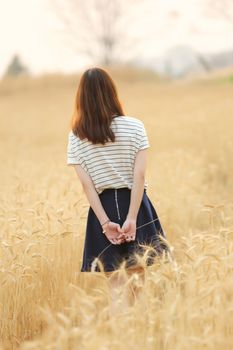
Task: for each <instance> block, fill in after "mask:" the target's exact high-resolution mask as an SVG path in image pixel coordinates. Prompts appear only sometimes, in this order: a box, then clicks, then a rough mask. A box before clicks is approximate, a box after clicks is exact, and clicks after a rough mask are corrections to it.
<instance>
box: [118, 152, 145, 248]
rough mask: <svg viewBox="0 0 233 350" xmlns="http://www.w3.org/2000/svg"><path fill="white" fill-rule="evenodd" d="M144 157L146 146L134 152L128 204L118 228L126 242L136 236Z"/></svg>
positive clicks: (141, 195) (143, 176)
mask: <svg viewBox="0 0 233 350" xmlns="http://www.w3.org/2000/svg"><path fill="white" fill-rule="evenodd" d="M146 159H147V151H146V148H145V149H142V150H139V151H138V152H137V154H136V158H135V163H134V176H133V185H132V189H131V196H130V205H129V210H128V214H127V217H126V220H125V222H124V224H123V226H122V228H121V229H120V230H119V232H121V233H122V234H124V235H125V239H126V241H127V242H130V241H133V240H135V237H136V221H137V215H138V211H139V208H140V205H141V201H142V197H143V192H144V184H145V176H146V175H145V174H146Z"/></svg>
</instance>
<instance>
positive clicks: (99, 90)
mask: <svg viewBox="0 0 233 350" xmlns="http://www.w3.org/2000/svg"><path fill="white" fill-rule="evenodd" d="M114 115H121V116H123V115H124V112H123V110H122V106H121V103H120V101H119V99H118V94H117V90H116V86H115V84H114V82H113V80H112V79H111V77H110V76H109V74H108V73H107V72H106V71H105V70H103V69H101V68H90V69H87V70H86V71H85V72H84V73H83V75H82V76H81V79H80V83H79V86H78V90H77V94H76V99H75V111H74V115H73V118H72V121H71V128H72V131H73V132H74V134H75V135H77V136H78V137H79V138H80V139H81V140H82V139H84V138H87V139H88V140H89V141H91V142H92V143H94V144H96V143H102V144H105V142H108V141H112V142H114V141H115V135H114V133H113V131H112V129H111V127H110V125H111V122H112V118H113V116H114Z"/></svg>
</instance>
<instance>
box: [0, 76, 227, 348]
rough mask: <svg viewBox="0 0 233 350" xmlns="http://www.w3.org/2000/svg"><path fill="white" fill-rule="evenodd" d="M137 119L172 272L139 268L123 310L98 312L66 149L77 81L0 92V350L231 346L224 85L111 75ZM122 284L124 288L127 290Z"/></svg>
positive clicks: (98, 280) (100, 301) (106, 306)
mask: <svg viewBox="0 0 233 350" xmlns="http://www.w3.org/2000/svg"><path fill="white" fill-rule="evenodd" d="M112 74H113V77H114V79H115V82H116V85H117V88H118V92H119V97H120V100H121V101H122V104H123V106H124V111H125V114H128V115H132V116H135V117H137V118H139V119H141V120H143V122H144V124H145V127H146V129H147V133H148V137H149V141H150V144H151V147H150V149H149V150H148V165H147V181H148V184H149V187H148V192H147V193H148V196H149V198H150V199H151V201H152V203H153V204H154V206H155V208H156V210H157V212H158V215H159V217H160V220H161V223H162V226H163V227H164V229H165V232H166V235H167V239H168V242H169V245H170V248H171V249H172V252H173V256H174V259H175V263H165V262H163V261H161V262H160V263H158V264H155V265H153V266H152V267H150V268H148V269H146V271H145V277H146V278H145V281H144V282H142V281H141V280H140V278H139V277H138V275H137V274H134V275H132V276H131V277H129V280H130V281H129V283H130V282H132V281H133V282H134V283H135V284H136V285H137V284H138V285H139V286H141V288H142V289H141V293H140V295H139V297H138V299H137V300H136V301H135V303H134V304H133V305H131V306H128V307H124V308H123V307H120V302H121V301H122V300H123V296H124V289H120V288H119V289H118V290H117V291H116V296H115V297H116V301H117V302H119V310H117V309H116V310H115V311H112V310H111V308H110V302H109V300H110V299H109V298H110V291H109V285H108V282H107V279H106V277H105V276H104V275H103V274H101V273H100V274H98V273H97V274H88V273H80V271H79V269H80V264H81V259H82V249H83V240H84V235H85V223H86V215H87V211H88V208H89V204H88V202H87V199H86V198H85V194H84V192H83V190H82V187H81V185H80V183H79V180H78V177H77V175H76V173H75V171H74V169H73V168H71V167H68V166H67V165H66V144H67V135H68V131H69V122H70V117H71V114H72V111H73V104H74V97H75V93H76V88H77V86H78V79H79V77H78V75H71V76H60V75H51V76H48V75H47V76H42V77H39V78H34V79H32V78H23V77H22V78H18V79H16V80H9V79H8V80H3V81H2V82H1V83H0V115H1V118H0V123H1V124H0V125H1V129H0V130H1V138H0V146H1V147H0V152H1V163H0V167H1V171H0V186H1V188H0V190H1V204H0V205H1V232H0V234H1V240H0V285H1V289H0V334H1V336H0V339H1V340H0V349H4V350H5V349H20V350H29V349H54V350H55V349H56V350H58V349H59V350H66V349H72V350H73V349H82V350H92V349H97V350H99V349H101V350H108V349H109V350H115V349H118V350H123V349H127V350H128V349H134V350H139V349H146V350H171V349H172V350H186V349H189V350H194V349H195V350H210V349H214V350H217V349H223V350H230V349H232V348H233V279H232V272H233V240H232V235H233V186H232V184H233V157H232V155H233V118H232V117H233V98H232V96H233V84H232V81H231V79H227V78H224V77H221V78H217V77H214V78H211V79H204V78H202V79H201V78H199V79H186V80H183V81H176V82H169V81H160V80H159V79H157V78H156V77H155V76H152V75H150V74H145V73H137V74H136V73H135V72H129V73H128V74H127V73H126V72H113V73H112ZM126 283H128V282H126Z"/></svg>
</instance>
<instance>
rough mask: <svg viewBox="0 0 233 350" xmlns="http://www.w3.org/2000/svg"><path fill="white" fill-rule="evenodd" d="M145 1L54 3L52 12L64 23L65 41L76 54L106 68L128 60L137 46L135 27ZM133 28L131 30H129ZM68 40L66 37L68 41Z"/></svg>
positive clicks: (69, 1) (72, 1)
mask: <svg viewBox="0 0 233 350" xmlns="http://www.w3.org/2000/svg"><path fill="white" fill-rule="evenodd" d="M145 2H146V0H128V1H125V0H87V1H83V0H66V1H65V2H64V1H63V2H62V1H61V0H55V1H54V0H53V1H52V2H51V6H52V7H53V11H54V12H55V14H56V15H57V17H58V18H59V20H60V22H61V23H63V25H64V29H65V33H66V39H68V40H69V42H70V45H71V47H72V48H74V49H75V50H76V51H79V52H80V53H82V54H85V55H86V56H88V57H89V58H91V59H92V60H93V59H94V60H95V61H97V62H99V63H100V64H103V65H106V66H109V65H111V64H113V63H115V62H116V61H118V62H119V61H121V58H122V57H124V59H125V58H126V60H127V58H128V59H129V60H130V59H132V57H134V56H135V55H136V52H137V49H138V48H139V45H140V39H139V37H140V34H135V32H134V30H133V29H132V28H135V25H136V26H137V24H138V22H139V20H140V17H141V16H142V11H140V6H143V5H145ZM131 29H132V30H131ZM67 37H68V38H67Z"/></svg>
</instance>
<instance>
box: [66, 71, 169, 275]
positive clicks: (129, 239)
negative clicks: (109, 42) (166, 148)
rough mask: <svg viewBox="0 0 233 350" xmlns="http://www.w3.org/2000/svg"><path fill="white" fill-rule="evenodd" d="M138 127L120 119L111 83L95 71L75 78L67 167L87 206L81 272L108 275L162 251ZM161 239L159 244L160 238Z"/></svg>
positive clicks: (125, 118)
mask: <svg viewBox="0 0 233 350" xmlns="http://www.w3.org/2000/svg"><path fill="white" fill-rule="evenodd" d="M148 147H150V144H149V141H148V137H147V133H146V130H145V127H144V124H143V122H142V121H141V120H140V119H137V118H135V117H132V116H126V115H125V114H124V112H123V109H122V106H121V104H120V101H119V99H118V95H117V90H116V87H115V84H114V82H113V80H112V79H111V77H110V76H109V74H108V73H107V72H106V71H104V70H103V69H101V68H90V69H87V70H86V71H85V72H84V74H83V75H82V77H81V80H80V84H79V87H78V91H77V95H76V103H75V114H74V117H73V119H72V123H71V130H70V132H69V135H68V146H67V164H68V165H71V166H74V167H75V171H76V172H77V175H78V177H79V179H80V181H81V184H82V187H83V189H84V192H85V194H86V196H87V199H88V201H89V203H90V208H89V211H88V217H87V225H86V235H85V244H84V252H83V261H82V267H81V271H83V272H84V271H101V267H102V269H103V270H104V271H105V272H111V271H115V270H117V269H119V267H120V265H121V263H122V262H124V263H125V267H126V269H128V268H132V267H137V259H136V255H135V253H137V254H139V255H140V254H141V255H142V254H143V253H144V251H145V247H147V249H148V247H151V249H150V254H148V259H147V261H146V265H151V264H152V263H153V262H154V259H155V258H156V256H160V255H161V254H162V253H163V251H165V252H166V251H167V245H166V243H165V242H166V237H165V233H164V231H163V229H162V227H161V224H160V221H159V218H158V216H157V214H156V211H155V208H154V207H153V205H152V203H151V201H150V199H149V197H148V195H147V192H146V190H147V187H148V183H147V181H146V179H145V172H146V152H147V149H148ZM161 238H164V239H161Z"/></svg>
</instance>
